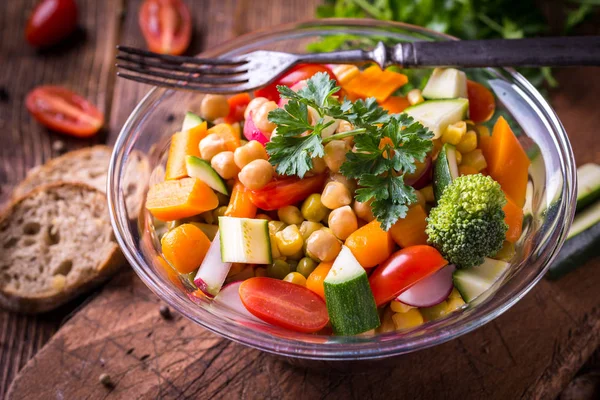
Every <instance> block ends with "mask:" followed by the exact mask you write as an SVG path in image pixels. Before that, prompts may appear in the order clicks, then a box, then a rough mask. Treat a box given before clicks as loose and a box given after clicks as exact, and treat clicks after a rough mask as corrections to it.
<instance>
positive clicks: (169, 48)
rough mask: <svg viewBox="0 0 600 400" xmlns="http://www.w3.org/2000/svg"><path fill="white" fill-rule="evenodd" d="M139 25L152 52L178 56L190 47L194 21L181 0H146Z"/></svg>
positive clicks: (141, 10)
mask: <svg viewBox="0 0 600 400" xmlns="http://www.w3.org/2000/svg"><path fill="white" fill-rule="evenodd" d="M139 24H140V28H141V29H142V34H143V35H144V39H146V43H147V44H148V48H149V49H150V50H151V51H154V52H156V53H162V54H173V55H178V54H182V53H183V52H184V51H186V50H187V48H188V46H189V45H190V39H191V38H192V19H191V17H190V10H189V9H188V8H187V6H186V5H185V4H184V3H183V2H182V1H181V0H146V1H145V2H144V4H142V7H141V9H140V16H139Z"/></svg>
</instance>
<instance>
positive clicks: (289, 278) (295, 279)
mask: <svg viewBox="0 0 600 400" xmlns="http://www.w3.org/2000/svg"><path fill="white" fill-rule="evenodd" d="M283 280H284V281H286V282H289V283H293V284H294V285H299V286H306V278H305V277H304V275H302V274H301V273H299V272H290V273H289V274H287V275H286V276H285V278H283Z"/></svg>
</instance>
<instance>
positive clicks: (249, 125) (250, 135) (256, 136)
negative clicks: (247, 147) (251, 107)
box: [244, 111, 269, 145]
mask: <svg viewBox="0 0 600 400" xmlns="http://www.w3.org/2000/svg"><path fill="white" fill-rule="evenodd" d="M244 136H245V137H246V139H248V140H256V141H257V142H259V143H260V144H262V145H264V144H265V143H267V142H268V141H269V138H268V137H267V135H265V133H264V132H263V131H261V130H260V129H258V128H257V127H256V125H254V121H253V120H252V111H250V113H249V114H248V118H246V121H245V122H244Z"/></svg>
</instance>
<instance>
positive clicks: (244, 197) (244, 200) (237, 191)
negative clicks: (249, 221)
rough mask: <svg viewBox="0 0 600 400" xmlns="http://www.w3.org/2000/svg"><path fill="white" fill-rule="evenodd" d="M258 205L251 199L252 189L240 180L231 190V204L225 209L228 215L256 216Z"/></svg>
mask: <svg viewBox="0 0 600 400" xmlns="http://www.w3.org/2000/svg"><path fill="white" fill-rule="evenodd" d="M256 210H257V208H256V206H255V205H254V203H253V202H252V200H250V190H248V189H247V188H246V187H245V186H244V185H243V184H242V183H241V182H240V181H236V182H235V185H233V190H232V191H231V197H230V198H229V205H228V206H227V210H226V211H225V215H226V216H228V217H237V218H254V217H255V216H256Z"/></svg>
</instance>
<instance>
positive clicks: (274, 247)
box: [269, 233, 281, 259]
mask: <svg viewBox="0 0 600 400" xmlns="http://www.w3.org/2000/svg"><path fill="white" fill-rule="evenodd" d="M269 239H270V240H271V256H272V257H273V258H274V259H275V258H280V257H281V252H280V251H279V247H277V240H276V238H275V234H274V233H269Z"/></svg>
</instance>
